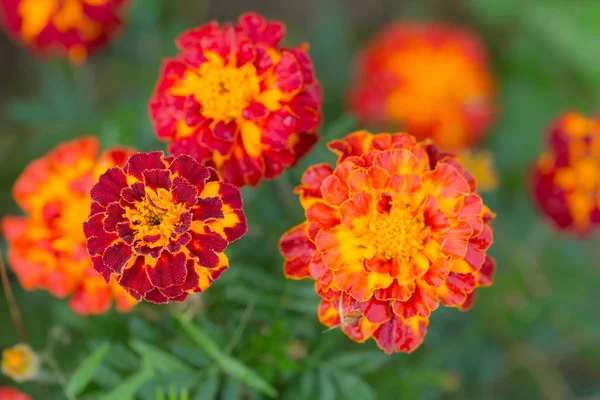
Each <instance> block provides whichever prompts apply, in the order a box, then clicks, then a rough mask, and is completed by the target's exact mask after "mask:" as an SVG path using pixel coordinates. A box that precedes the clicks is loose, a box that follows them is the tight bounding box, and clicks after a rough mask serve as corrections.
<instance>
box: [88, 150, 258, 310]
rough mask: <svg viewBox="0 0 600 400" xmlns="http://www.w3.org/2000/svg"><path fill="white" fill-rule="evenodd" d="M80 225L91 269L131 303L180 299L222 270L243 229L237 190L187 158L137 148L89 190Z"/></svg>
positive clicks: (205, 287)
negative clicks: (87, 212)
mask: <svg viewBox="0 0 600 400" xmlns="http://www.w3.org/2000/svg"><path fill="white" fill-rule="evenodd" d="M91 194H92V200H93V201H92V212H91V214H90V217H89V220H88V221H87V222H86V223H85V224H84V231H85V236H86V237H87V248H88V252H89V254H90V256H92V260H93V262H94V267H95V269H96V271H98V273H100V274H101V275H102V276H103V277H104V279H105V280H106V281H107V282H108V281H110V280H111V279H116V280H117V282H119V284H120V285H121V286H122V287H123V288H125V289H126V290H127V292H129V293H130V294H131V295H132V296H133V297H135V298H136V299H137V300H141V299H144V300H146V301H150V302H153V303H167V302H168V301H183V300H185V299H186V298H187V296H188V294H190V293H198V292H202V291H204V290H206V289H207V288H208V287H209V286H210V285H211V284H212V282H213V281H214V280H216V279H217V278H218V277H219V276H220V275H221V274H222V273H223V272H224V271H225V270H226V269H227V268H228V260H227V257H226V256H225V254H224V253H223V251H224V250H225V248H226V247H227V246H228V245H229V243H231V242H233V241H235V240H237V239H239V238H240V237H242V236H243V235H244V234H245V233H246V230H247V226H246V218H245V216H244V212H243V211H242V198H241V195H240V191H239V189H238V188H236V187H235V186H233V185H230V184H228V183H225V182H222V181H219V180H218V177H217V174H216V172H215V171H214V170H213V169H211V168H206V167H203V166H202V165H200V164H199V163H198V162H197V161H196V160H194V159H193V158H191V157H190V156H187V155H180V156H177V157H175V158H172V157H164V156H163V153H162V152H159V151H155V152H152V153H137V154H134V155H133V156H131V157H130V158H129V160H127V163H126V165H125V166H124V167H123V168H121V167H115V168H111V169H109V170H108V171H106V173H104V174H103V175H102V176H101V177H100V180H99V182H98V183H97V184H96V185H95V186H94V187H93V188H92V191H91Z"/></svg>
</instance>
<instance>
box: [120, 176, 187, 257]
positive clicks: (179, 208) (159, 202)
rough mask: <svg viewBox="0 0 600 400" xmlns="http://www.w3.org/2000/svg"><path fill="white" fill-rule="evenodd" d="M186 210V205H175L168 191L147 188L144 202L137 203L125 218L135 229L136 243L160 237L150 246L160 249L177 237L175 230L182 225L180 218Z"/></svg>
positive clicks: (129, 209) (127, 212) (126, 212)
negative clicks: (148, 238)
mask: <svg viewBox="0 0 600 400" xmlns="http://www.w3.org/2000/svg"><path fill="white" fill-rule="evenodd" d="M184 210H185V205H184V204H182V203H179V204H176V203H174V202H173V196H172V195H171V193H170V192H169V191H168V190H166V189H163V188H159V189H158V190H157V191H154V190H152V189H150V188H149V187H146V197H145V198H144V200H142V201H140V202H138V203H136V204H135V208H128V209H127V210H126V211H125V217H126V218H127V219H129V222H130V223H131V225H132V227H133V231H134V234H135V236H134V239H135V240H136V241H143V239H144V238H145V237H148V236H159V239H158V240H156V241H155V242H152V243H151V244H149V246H150V247H158V246H164V245H167V244H169V242H170V241H171V238H173V237H175V236H176V233H175V230H176V229H177V228H178V227H179V226H180V225H181V222H180V217H181V214H182V213H183V212H184ZM146 242H147V241H146Z"/></svg>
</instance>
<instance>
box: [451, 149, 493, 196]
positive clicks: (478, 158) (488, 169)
mask: <svg viewBox="0 0 600 400" xmlns="http://www.w3.org/2000/svg"><path fill="white" fill-rule="evenodd" d="M456 158H457V159H458V162H460V164H461V165H462V166H463V168H464V169H465V170H467V171H469V173H470V174H471V175H473V178H475V181H476V182H477V189H479V191H480V192H491V191H492V190H494V189H496V188H497V187H498V174H497V173H496V164H495V163H494V155H493V154H492V153H491V152H489V151H487V150H470V149H467V150H461V151H459V152H457V153H456Z"/></svg>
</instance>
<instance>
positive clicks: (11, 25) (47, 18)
mask: <svg viewBox="0 0 600 400" xmlns="http://www.w3.org/2000/svg"><path fill="white" fill-rule="evenodd" d="M126 3H127V0H0V18H1V17H2V16H3V19H4V25H5V26H6V30H7V31H8V32H9V33H10V34H12V35H13V36H14V37H15V38H17V39H18V40H20V41H22V42H24V43H25V44H26V45H27V46H29V47H30V48H32V49H34V50H35V51H37V52H39V53H42V54H48V53H58V54H64V55H66V56H67V57H68V58H69V59H70V60H71V61H72V62H73V63H81V62H84V61H85V60H86V59H87V57H88V55H89V54H90V53H91V52H93V51H94V50H96V49H97V48H98V47H100V46H102V45H103V44H105V43H106V42H107V41H108V40H109V39H111V38H112V37H113V36H114V35H115V34H116V32H117V31H118V30H119V28H120V27H121V25H122V21H121V18H120V15H121V14H122V11H123V10H122V9H123V6H124V5H125V4H126Z"/></svg>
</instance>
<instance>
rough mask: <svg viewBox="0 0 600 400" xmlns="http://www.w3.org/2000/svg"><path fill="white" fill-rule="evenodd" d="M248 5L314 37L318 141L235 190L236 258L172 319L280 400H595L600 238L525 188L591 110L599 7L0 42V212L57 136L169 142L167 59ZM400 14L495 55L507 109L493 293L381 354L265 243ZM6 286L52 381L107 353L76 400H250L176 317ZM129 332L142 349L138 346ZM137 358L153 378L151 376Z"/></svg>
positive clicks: (185, 23)
mask: <svg viewBox="0 0 600 400" xmlns="http://www.w3.org/2000/svg"><path fill="white" fill-rule="evenodd" d="M252 10H254V11H258V12H260V13H262V14H263V15H265V16H266V17H268V18H272V19H278V20H281V21H284V22H285V23H286V24H287V26H288V36H287V38H286V40H285V43H286V44H288V45H297V44H299V43H301V42H308V43H309V44H310V54H311V56H312V58H313V61H314V64H315V68H316V71H317V77H318V79H319V80H320V81H321V83H322V86H323V89H324V95H325V103H324V116H325V119H324V124H323V128H322V131H321V136H322V140H321V141H320V143H319V144H318V146H317V148H316V149H315V150H314V151H313V152H312V153H310V155H309V156H308V157H307V158H306V159H304V160H303V161H302V162H301V163H300V164H299V166H298V167H297V168H295V169H294V170H291V171H287V172H286V173H285V174H284V175H283V176H282V177H281V178H280V179H279V180H277V181H274V182H265V183H262V184H261V185H260V186H259V187H258V188H257V189H244V190H243V195H244V200H245V204H246V205H245V209H246V214H247V215H248V217H249V223H250V230H249V233H248V235H247V236H246V237H245V238H244V239H243V240H240V241H239V242H236V243H235V244H234V245H233V246H232V247H231V248H230V249H231V250H230V251H229V256H230V259H231V267H230V269H229V271H227V273H225V274H224V275H223V276H222V277H221V278H220V279H219V280H218V281H217V282H216V283H215V284H214V285H213V286H212V287H211V289H210V290H209V291H207V292H206V293H205V294H203V295H198V296H194V297H190V299H189V300H188V303H186V305H185V306H183V307H185V308H186V310H187V311H188V312H190V308H191V309H192V311H191V312H194V313H197V314H198V316H199V319H200V321H201V324H202V328H203V329H204V331H205V333H207V334H208V335H209V336H210V337H211V338H212V339H213V340H214V341H215V342H216V343H217V344H218V345H219V346H220V349H221V350H222V351H223V352H224V353H225V354H229V355H231V356H232V357H234V358H235V359H237V360H239V361H241V362H242V363H244V364H246V365H247V366H248V367H249V368H251V369H252V370H254V371H255V372H256V373H257V374H258V375H260V376H261V377H263V378H264V379H265V380H266V381H268V382H270V384H271V385H272V386H274V388H275V389H276V390H277V391H278V397H281V398H285V399H322V400H329V399H357V400H359V399H360V400H363V399H397V398H401V399H556V400H559V399H590V400H591V399H600V346H599V343H600V341H599V338H600V318H599V317H600V313H599V311H598V305H599V304H600V289H599V288H600V267H599V265H600V240H599V239H598V238H597V237H593V236H592V237H590V238H589V239H588V240H587V241H585V242H582V241H577V240H575V239H573V238H570V237H565V236H559V235H558V234H557V233H555V232H554V231H553V229H552V226H551V225H550V224H549V223H547V222H546V221H545V220H543V218H542V217H541V216H540V215H539V214H538V213H537V211H536V209H535V207H534V206H533V204H532V200H531V198H530V195H529V192H530V188H529V177H528V173H529V169H530V166H531V164H532V162H533V161H534V160H535V158H536V157H537V155H538V154H539V152H540V151H541V148H542V144H543V142H542V141H543V137H544V134H545V129H546V128H547V126H548V125H549V123H550V122H551V121H552V120H553V119H554V118H555V117H556V116H558V115H559V114H560V113H561V112H563V111H566V110H571V109H572V110H578V111H581V112H583V113H587V114H588V115H591V114H592V113H593V112H594V111H596V112H597V111H598V110H599V109H600V2H598V1H596V0H589V1H585V0H564V1H559V0H528V1H527V2H523V1H520V0H502V1H499V0H414V1H407V0H404V1H402V0H366V1H365V0H362V1H359V0H346V1H343V0H306V1H301V2H300V1H290V0H284V1H282V0H244V1H239V0H219V1H214V0H212V1H211V0H169V1H165V0H136V1H133V2H132V6H131V8H130V10H129V13H128V16H127V19H128V24H127V25H126V27H125V30H124V31H123V32H122V36H121V37H120V38H119V39H118V40H116V41H115V42H114V43H113V44H112V46H109V47H108V48H105V49H103V50H101V51H99V53H98V54H97V55H96V56H94V57H93V58H92V59H91V62H90V63H89V64H88V65H85V66H83V67H72V66H71V65H70V64H69V63H68V62H66V61H63V60H58V59H50V60H40V59H38V58H36V57H34V56H32V55H31V54H30V53H28V52H27V51H26V50H25V49H23V48H22V47H20V46H19V45H16V44H14V43H13V42H12V41H11V40H10V39H9V38H8V37H7V36H6V35H4V34H0V215H2V216H4V215H7V214H19V210H18V208H17V206H16V204H15V203H14V202H13V200H12V198H11V194H10V193H11V188H12V185H13V183H14V181H15V179H16V177H17V176H18V174H19V173H20V172H21V171H22V170H23V168H24V166H25V165H26V164H28V163H29V162H30V161H31V160H32V159H33V158H35V157H39V156H41V155H43V154H45V153H46V152H47V151H48V150H50V149H51V148H53V147H55V146H56V145H57V144H58V143H59V142H61V141H64V140H68V139H71V138H75V137H77V136H81V135H84V134H94V135H97V136H98V137H99V138H100V139H101V142H102V145H103V146H104V147H107V146H110V145H115V144H122V145H127V146H132V147H136V148H138V149H141V150H153V149H165V146H164V144H162V143H160V142H158V141H157V140H156V139H155V136H154V134H153V132H152V128H151V124H150V121H149V118H148V116H147V111H146V110H147V103H148V100H149V98H150V95H151V93H152V91H153V89H154V85H155V82H156V79H157V77H158V73H159V68H160V65H161V62H162V59H163V57H165V56H172V55H175V54H176V49H175V46H174V38H175V37H176V36H177V35H178V34H180V33H181V32H182V31H183V30H185V29H187V28H191V27H194V26H197V25H200V24H203V23H205V22H208V21H209V20H211V19H217V20H220V21H235V20H237V17H238V16H239V14H241V13H242V12H244V11H252ZM397 18H403V19H412V20H441V21H447V22H451V23H454V24H458V25H462V26H466V27H470V28H471V29H473V30H474V31H475V32H477V33H478V34H479V35H481V37H482V39H483V41H484V42H485V43H486V45H487V46H488V49H489V53H490V56H491V58H492V61H493V69H494V71H495V73H496V75H497V77H498V81H499V100H498V101H499V104H500V110H499V118H498V121H497V123H496V124H495V125H494V127H493V129H492V131H491V132H490V133H489V135H488V137H487V139H486V141H485V143H484V147H486V148H488V149H490V150H491V151H492V152H493V153H494V155H495V157H496V162H497V167H498V172H499V176H500V181H501V184H500V187H499V188H498V189H497V190H496V191H495V192H492V193H489V194H486V195H485V200H486V202H487V204H488V205H490V207H491V208H492V209H493V210H494V211H496V212H497V214H498V217H497V219H496V221H495V222H494V227H495V242H494V244H493V246H492V248H491V254H492V255H493V256H494V257H496V259H497V261H498V267H497V271H496V275H495V284H494V285H493V286H492V287H490V288H486V289H482V290H480V291H479V292H478V299H477V302H476V304H475V307H474V309H473V310H472V311H470V312H468V313H461V312H459V311H457V310H455V309H446V308H443V307H440V308H439V309H438V310H437V311H436V312H434V313H433V314H432V317H431V323H430V325H429V331H428V334H427V336H426V338H425V342H424V344H423V345H422V346H421V347H420V348H419V349H418V350H417V351H416V352H414V353H412V354H409V355H407V354H395V355H392V356H386V355H385V354H383V352H382V351H380V350H379V349H378V348H377V347H376V345H375V343H374V342H373V341H369V342H367V343H365V344H362V345H360V344H356V343H354V342H352V341H350V340H349V339H348V338H346V337H345V336H344V335H343V334H342V333H341V332H339V331H331V332H327V333H323V330H324V327H323V326H321V325H320V324H319V323H318V320H317V315H316V309H317V304H318V297H317V296H316V294H315V293H314V289H313V284H312V283H311V282H308V281H301V282H295V281H286V280H285V279H284V277H283V273H282V259H281V257H280V256H279V252H278V250H277V242H278V239H279V237H280V236H281V234H282V233H283V232H284V231H286V230H287V229H289V228H290V227H291V226H293V225H295V224H297V223H299V222H300V221H301V220H302V218H303V214H302V209H301V207H300V205H299V202H298V200H297V198H296V196H295V195H293V194H292V189H293V187H294V186H295V185H296V184H298V183H299V179H300V176H301V173H302V171H304V169H305V168H306V167H307V166H308V165H310V164H312V163H314V162H322V161H332V160H333V157H332V155H331V154H329V153H328V152H327V151H326V149H325V143H326V142H327V141H329V140H331V139H334V138H337V137H340V136H342V135H345V134H346V133H348V132H350V131H352V130H354V129H357V128H359V126H357V124H356V123H355V122H354V119H353V118H352V116H350V115H347V114H345V111H344V107H345V104H346V98H345V92H346V90H347V88H348V85H349V84H350V76H351V70H352V59H353V54H354V53H355V51H356V50H357V49H358V48H359V47H360V46H361V44H363V43H364V42H365V41H366V40H368V39H369V38H370V37H371V36H372V35H373V34H374V33H375V32H377V31H378V30H379V29H380V28H382V27H383V26H384V25H385V23H386V22H388V21H390V20H393V19H397ZM2 251H3V253H4V255H5V254H6V243H5V242H4V241H2ZM13 278H14V277H13ZM12 283H13V287H14V289H15V291H16V295H17V302H18V305H19V307H20V309H21V311H22V313H23V314H24V319H25V323H26V327H27V331H28V333H29V336H30V340H31V344H32V347H33V348H34V349H36V350H38V351H41V350H44V349H46V350H47V351H49V352H50V353H51V354H53V356H54V358H55V359H56V362H57V365H58V369H59V374H58V376H59V377H61V376H62V374H64V376H65V377H67V376H68V375H69V374H70V373H71V372H72V371H73V370H74V369H75V368H76V367H77V366H78V365H79V363H80V362H81V360H82V359H84V358H85V357H86V356H87V355H89V354H90V352H91V351H92V350H93V349H95V348H96V347H97V346H98V345H99V344H100V343H103V342H105V341H107V340H108V341H110V342H111V344H112V346H111V350H110V355H109V357H107V358H106V359H105V361H104V362H103V363H102V365H101V366H100V368H99V369H98V370H97V372H96V373H95V374H94V377H93V380H92V382H91V384H90V385H89V387H88V389H87V390H86V392H85V393H86V394H85V395H84V396H82V397H81V398H89V399H96V398H103V397H101V396H99V393H104V394H107V393H109V394H110V393H113V392H114V391H115V390H117V389H118V390H121V392H117V397H114V393H113V397H112V398H116V399H120V398H122V399H126V398H127V397H118V396H119V394H118V393H121V394H123V393H126V391H123V390H129V391H130V392H131V393H133V392H137V393H138V394H137V397H136V398H139V399H159V398H160V396H159V395H160V393H162V391H163V390H164V391H167V390H168V389H169V388H171V387H174V388H186V389H188V390H189V393H190V398H192V399H217V398H219V399H245V398H249V399H259V398H262V396H263V394H261V392H260V391H257V390H255V389H253V388H251V387H250V386H251V385H250V386H248V384H247V383H248V382H247V381H245V380H244V379H237V378H233V377H231V376H230V374H228V373H226V372H223V371H222V370H221V369H219V368H215V367H214V364H213V363H211V361H210V359H209V357H208V356H207V354H205V353H204V352H203V351H201V350H200V349H199V348H198V347H195V346H194V345H193V344H191V342H190V341H189V340H188V339H187V338H186V336H185V335H184V334H183V333H182V332H181V329H180V328H179V327H178V325H177V324H176V323H175V322H174V320H173V317H172V316H171V315H172V312H175V311H177V310H178V309H179V308H180V307H181V306H177V305H173V306H166V307H154V306H150V305H142V306H139V307H138V308H136V310H135V311H134V312H133V313H131V314H126V315H121V314H118V313H116V312H114V311H113V312H111V313H109V314H107V315H104V316H99V317H88V318H82V317H78V316H76V315H75V314H73V313H72V312H71V311H70V309H69V308H68V307H67V304H66V302H65V301H61V300H58V299H55V298H53V297H51V296H50V295H49V294H48V293H46V292H32V293H29V292H24V291H23V290H22V289H21V288H20V287H19V285H18V282H17V281H16V279H12ZM0 326H1V327H2V329H1V330H0V348H4V347H6V346H10V345H13V344H14V343H16V341H17V339H16V337H15V335H14V332H13V329H12V326H11V322H10V318H9V314H8V309H7V306H6V304H5V302H4V301H2V302H0ZM133 338H135V340H139V341H143V342H144V343H148V344H151V346H153V347H152V348H153V349H155V350H153V351H155V353H152V351H149V352H148V351H147V352H144V351H140V346H132V345H131V340H132V339H133ZM156 349H159V350H156ZM161 350H162V351H161ZM143 353H146V354H145V356H144V354H143ZM148 354H150V355H148ZM157 354H158V355H157ZM142 356H144V357H146V358H148V357H149V358H150V359H151V360H154V362H155V363H156V365H163V368H155V369H154V370H152V371H153V372H152V374H151V375H148V374H146V372H147V371H148V370H147V369H146V368H151V367H148V366H147V365H146V363H144V362H142V361H141V360H142V359H143V357H142ZM160 357H163V358H160ZM146 358H144V359H146ZM165 359H166V360H169V362H172V363H176V364H169V362H167V361H165ZM165 365H166V366H169V367H166V368H165V367H164V366H165ZM144 374H146V375H144ZM149 376H150V378H149ZM40 379H41V380H40V382H36V383H31V384H27V385H23V386H22V388H23V389H24V390H25V391H27V392H28V393H30V394H31V395H32V396H34V398H35V399H63V398H64V394H62V391H61V389H60V386H59V385H57V382H56V376H54V375H50V374H46V375H44V374H42V377H41V378H40ZM7 383H8V380H7V379H6V378H4V377H0V385H2V384H7ZM124 387H125V389H123V388H124ZM127 388H128V389H127ZM111 391H112V392H111ZM104 398H110V397H106V396H105V397H104Z"/></svg>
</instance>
